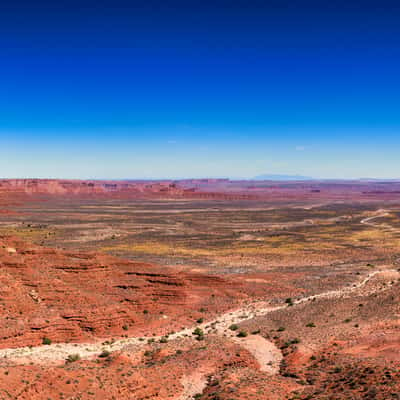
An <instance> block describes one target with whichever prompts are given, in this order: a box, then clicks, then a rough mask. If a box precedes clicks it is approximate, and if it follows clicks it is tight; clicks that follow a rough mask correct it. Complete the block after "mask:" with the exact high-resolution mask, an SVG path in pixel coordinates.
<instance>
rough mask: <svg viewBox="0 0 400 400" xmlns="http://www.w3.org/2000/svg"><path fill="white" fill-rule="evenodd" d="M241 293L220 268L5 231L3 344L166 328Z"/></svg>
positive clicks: (0, 244)
mask: <svg viewBox="0 0 400 400" xmlns="http://www.w3.org/2000/svg"><path fill="white" fill-rule="evenodd" d="M10 249H13V251H12V252H10ZM241 297H243V294H242V293H241V290H240V284H239V283H237V282H236V283H233V282H228V281H227V280H226V279H223V278H220V277H217V276H207V275H202V274H195V273H178V272H173V271H172V270H170V269H169V268H168V267H162V266H159V265H153V264H146V263H140V262H131V261H128V260H121V259H118V258H115V257H111V256H106V255H100V254H93V253H78V252H77V253H74V252H70V251H61V250H56V249H46V248H43V247H40V246H33V245H27V244H26V243H24V242H23V241H21V240H19V239H15V238H11V237H5V236H3V237H0V315H1V319H0V347H13V346H25V345H37V344H40V343H41V341H42V340H43V338H44V337H46V338H49V339H51V340H52V341H64V342H65V341H80V340H89V341H90V338H95V337H104V338H107V337H113V336H121V335H124V334H127V333H129V334H135V335H142V334H143V335H145V334H146V335H151V334H153V333H157V334H160V333H161V334H164V333H167V332H168V331H172V330H174V329H178V328H179V329H180V328H181V327H182V325H185V324H187V325H192V324H193V322H194V321H195V320H196V318H199V317H201V316H204V315H203V314H202V313H201V312H200V311H199V310H200V309H201V308H204V305H206V306H207V313H208V315H212V314H214V313H215V312H217V311H220V310H221V309H224V308H225V309H226V308H229V307H232V305H233V304H232V300H231V299H232V298H235V299H236V300H235V301H240V298H241Z"/></svg>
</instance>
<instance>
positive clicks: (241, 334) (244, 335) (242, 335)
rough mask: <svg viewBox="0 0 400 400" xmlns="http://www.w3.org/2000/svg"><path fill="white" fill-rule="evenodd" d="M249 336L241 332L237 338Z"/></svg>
mask: <svg viewBox="0 0 400 400" xmlns="http://www.w3.org/2000/svg"><path fill="white" fill-rule="evenodd" d="M246 336H247V332H246V331H240V332H239V333H238V334H237V337H246Z"/></svg>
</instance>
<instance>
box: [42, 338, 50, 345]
mask: <svg viewBox="0 0 400 400" xmlns="http://www.w3.org/2000/svg"><path fill="white" fill-rule="evenodd" d="M42 344H45V345H50V344H51V339H49V338H48V337H44V338H43V339H42Z"/></svg>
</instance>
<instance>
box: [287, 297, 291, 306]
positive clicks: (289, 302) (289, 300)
mask: <svg viewBox="0 0 400 400" xmlns="http://www.w3.org/2000/svg"><path fill="white" fill-rule="evenodd" d="M285 303H286V304H287V305H288V306H292V305H293V299H292V298H291V297H288V298H287V299H286V300H285Z"/></svg>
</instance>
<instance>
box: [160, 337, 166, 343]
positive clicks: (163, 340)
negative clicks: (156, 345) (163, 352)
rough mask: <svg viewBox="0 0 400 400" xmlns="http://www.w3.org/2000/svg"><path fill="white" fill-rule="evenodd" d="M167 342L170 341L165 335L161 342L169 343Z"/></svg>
mask: <svg viewBox="0 0 400 400" xmlns="http://www.w3.org/2000/svg"><path fill="white" fill-rule="evenodd" d="M167 342H168V338H167V337H165V336H163V337H162V338H161V339H160V343H167Z"/></svg>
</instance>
